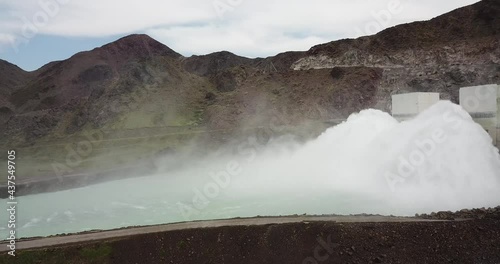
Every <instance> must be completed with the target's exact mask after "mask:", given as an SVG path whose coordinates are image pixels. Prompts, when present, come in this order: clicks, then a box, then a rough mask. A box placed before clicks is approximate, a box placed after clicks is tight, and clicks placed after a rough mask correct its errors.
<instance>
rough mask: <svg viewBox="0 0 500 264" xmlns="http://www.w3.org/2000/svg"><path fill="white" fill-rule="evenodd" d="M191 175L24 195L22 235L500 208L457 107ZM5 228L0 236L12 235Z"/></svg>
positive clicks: (359, 120) (247, 151) (355, 124)
mask: <svg viewBox="0 0 500 264" xmlns="http://www.w3.org/2000/svg"><path fill="white" fill-rule="evenodd" d="M238 153H239V154H240V155H239V156H225V157H217V158H207V159H206V160H201V161H196V162H195V161H192V166H191V167H192V168H191V169H183V170H181V171H177V172H174V173H165V174H161V173H160V174H159V175H155V176H151V177H144V178H136V179H128V180H121V181H116V182H110V183H104V184H99V185H94V186H89V187H85V188H80V189H73V190H68V191H61V192H56V193H45V194H39V195H32V196H26V197H20V198H19V208H20V209H19V214H18V218H19V223H20V224H21V225H20V226H19V228H18V232H19V234H20V235H21V236H23V237H27V236H39V235H41V236H44V235H53V234H59V233H69V232H78V231H84V230H91V229H112V228H118V227H124V226H132V225H150V224H161V223H171V222H179V221H187V220H202V219H220V218H230V217H250V216H257V215H269V216H271V215H290V214H303V213H307V214H356V213H374V214H394V215H413V214H415V213H428V212H431V211H438V210H458V209H462V208H471V207H489V206H498V205H499V204H500V156H499V154H498V150H497V149H496V148H494V147H493V146H492V144H491V138H490V137H489V135H488V134H487V133H486V132H485V131H484V130H483V128H482V127H481V126H479V125H478V124H476V123H474V121H473V120H472V119H471V117H470V116H469V115H468V114H467V113H466V112H465V111H464V110H463V109H462V108H461V107H460V106H457V105H454V104H452V103H450V102H445V101H442V102H439V103H438V104H436V105H435V106H433V107H432V108H430V109H429V110H427V111H425V112H424V113H422V114H420V115H419V116H418V117H416V118H415V119H413V120H410V121H406V122H401V123H400V122H397V121H396V120H395V119H394V118H392V117H391V116H390V115H389V114H387V113H384V112H381V111H378V110H365V111H362V112H360V113H358V114H354V115H352V116H351V117H350V118H349V119H348V120H347V121H346V122H345V123H343V124H341V125H338V126H336V127H333V128H330V129H328V130H327V131H326V132H324V133H323V134H322V135H321V136H320V137H318V138H317V139H315V140H312V141H310V142H308V143H306V144H304V145H299V144H296V143H290V142H283V141H280V140H274V141H272V142H271V143H270V144H269V145H268V146H266V147H264V148H263V149H260V148H257V147H255V146H254V145H252V144H247V143H245V144H242V145H240V146H238ZM6 234H7V233H6V229H1V228H0V235H1V236H2V237H5V236H6Z"/></svg>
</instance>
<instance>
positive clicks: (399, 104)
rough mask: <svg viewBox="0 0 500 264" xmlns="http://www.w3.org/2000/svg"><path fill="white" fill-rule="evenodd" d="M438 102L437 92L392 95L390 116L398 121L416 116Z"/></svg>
mask: <svg viewBox="0 0 500 264" xmlns="http://www.w3.org/2000/svg"><path fill="white" fill-rule="evenodd" d="M437 102H439V93H407V94H396V95H393V96H392V116H393V117H394V118H395V119H397V120H398V121H404V120H408V119H412V118H414V117H416V116H417V115H418V114H420V113H422V112H423V111H424V110H426V109H428V108H429V107H431V106H433V105H434V104H435V103H437Z"/></svg>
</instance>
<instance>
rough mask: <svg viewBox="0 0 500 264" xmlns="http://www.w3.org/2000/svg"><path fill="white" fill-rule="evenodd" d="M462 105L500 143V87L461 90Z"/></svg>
mask: <svg viewBox="0 0 500 264" xmlns="http://www.w3.org/2000/svg"><path fill="white" fill-rule="evenodd" d="M460 105H461V106H462V107H463V108H464V109H465V110H466V111H467V112H468V113H469V114H470V115H471V116H472V118H473V119H474V121H476V122H477V123H478V124H480V125H482V126H483V127H484V129H485V130H486V131H487V132H488V133H489V134H490V136H491V138H492V139H493V144H495V145H497V146H498V144H499V143H500V86H499V85H496V84H489V85H481V86H473V87H464V88H461V89H460Z"/></svg>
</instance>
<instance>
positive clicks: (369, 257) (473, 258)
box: [0, 207, 500, 264]
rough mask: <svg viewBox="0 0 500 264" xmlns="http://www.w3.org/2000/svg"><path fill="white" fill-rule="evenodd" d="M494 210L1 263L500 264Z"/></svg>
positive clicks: (164, 235)
mask: <svg viewBox="0 0 500 264" xmlns="http://www.w3.org/2000/svg"><path fill="white" fill-rule="evenodd" d="M497 209H498V207H497V208H496V209H495V210H496V211H495V210H493V209H490V210H486V209H485V211H481V214H482V215H483V217H481V218H482V219H478V218H480V217H476V216H474V217H473V219H456V220H446V221H442V220H428V219H422V218H399V217H383V216H367V215H365V216H325V217H310V216H295V217H279V218H250V219H232V220H218V221H205V222H191V223H180V224H171V225H162V226H151V227H137V228H129V229H120V230H114V231H104V232H96V233H92V232H91V233H83V234H79V235H70V236H61V237H50V238H42V239H34V240H25V241H21V242H18V244H19V246H20V249H19V250H18V252H17V256H16V257H15V258H13V257H10V256H8V255H7V254H6V253H5V252H4V253H2V254H3V255H0V264H3V263H9V264H11V263H119V264H123V263H190V264H191V263H194V264H196V263H238V264H240V263H500V215H499V214H498V210H497ZM469 212H478V211H477V210H470V211H469ZM436 214H437V213H436ZM433 215H434V214H433ZM79 238H80V239H79ZM58 240H59V242H62V243H59V244H57V241H58ZM44 243H45V244H47V245H48V244H50V243H55V244H54V245H52V246H43V244H44ZM1 246H2V248H3V247H4V246H5V245H1ZM23 247H24V249H23ZM29 248H31V249H29Z"/></svg>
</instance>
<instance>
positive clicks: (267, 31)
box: [0, 0, 477, 56]
mask: <svg viewBox="0 0 500 264" xmlns="http://www.w3.org/2000/svg"><path fill="white" fill-rule="evenodd" d="M392 1H398V0H311V1H303V0H143V1H135V0H87V1H77V0H23V1H10V0H0V8H1V9H0V13H4V14H7V15H4V14H2V16H0V17H1V18H0V28H1V31H0V36H2V35H3V36H4V37H3V39H5V36H16V37H18V38H19V37H22V36H23V35H26V32H28V33H32V31H35V32H36V33H37V34H50V35H58V36H70V37H71V36H79V37H102V36H109V35H117V34H128V33H133V32H146V33H149V34H151V36H153V37H155V38H157V39H158V40H160V41H162V42H164V43H165V44H166V45H168V46H170V47H172V48H173V49H176V50H177V51H179V52H181V53H184V54H193V53H194V54H203V53H207V52H212V51H218V50H230V51H233V52H235V53H238V54H242V55H248V56H266V55H272V54H275V53H278V52H280V51H285V50H306V49H308V48H309V47H311V46H312V45H315V44H319V43H322V42H327V41H331V40H335V39H339V38H345V37H357V36H359V35H362V34H367V33H374V30H375V29H377V27H373V26H372V27H371V28H370V27H368V28H369V29H370V30H368V31H367V30H366V28H367V25H368V24H369V23H372V24H373V23H378V22H377V20H376V18H374V14H382V13H384V14H387V13H386V12H385V11H387V10H388V4H389V3H390V2H392ZM400 1H401V6H402V7H401V8H402V9H401V12H398V13H397V14H392V15H391V19H390V20H388V23H387V24H386V23H383V27H380V29H382V28H385V27H389V26H394V25H396V24H400V23H405V22H411V21H415V20H425V19H430V18H432V17H435V16H438V15H440V14H443V13H445V12H448V11H451V10H453V9H454V8H457V7H461V6H465V5H469V4H472V3H475V2H477V0H442V1H435V0H420V1H417V0H400ZM214 4H217V6H219V7H222V8H224V7H225V8H227V9H222V10H223V11H225V12H224V13H223V15H222V16H220V14H219V13H218V12H217V10H216V9H215V8H214ZM381 12H382V13H381ZM382 18H383V19H384V21H383V22H385V19H386V18H387V17H386V16H382ZM37 21H38V22H37ZM4 42H5V41H3V42H2V38H1V37H0V45H2V44H1V43H4Z"/></svg>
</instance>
